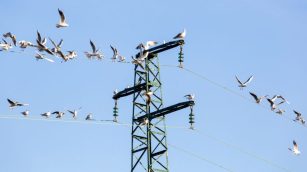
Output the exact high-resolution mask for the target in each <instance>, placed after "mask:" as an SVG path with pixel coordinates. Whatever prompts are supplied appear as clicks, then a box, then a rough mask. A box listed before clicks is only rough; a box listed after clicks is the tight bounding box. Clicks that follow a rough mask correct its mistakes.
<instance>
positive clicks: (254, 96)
mask: <svg viewBox="0 0 307 172" xmlns="http://www.w3.org/2000/svg"><path fill="white" fill-rule="evenodd" d="M249 94H250V95H251V96H252V97H253V98H254V99H255V101H256V103H257V104H259V103H261V101H262V100H263V99H264V98H267V97H268V95H265V96H260V97H258V96H257V95H256V94H255V93H252V92H249Z"/></svg>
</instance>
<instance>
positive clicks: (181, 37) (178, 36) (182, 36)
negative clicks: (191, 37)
mask: <svg viewBox="0 0 307 172" xmlns="http://www.w3.org/2000/svg"><path fill="white" fill-rule="evenodd" d="M186 34H187V32H186V30H185V29H183V32H181V33H178V34H177V35H176V36H175V37H174V38H173V39H184V38H185V36H186Z"/></svg>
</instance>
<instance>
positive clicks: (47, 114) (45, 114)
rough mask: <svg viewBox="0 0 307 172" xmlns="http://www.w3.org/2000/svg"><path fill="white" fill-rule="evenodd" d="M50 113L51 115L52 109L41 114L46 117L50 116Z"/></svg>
mask: <svg viewBox="0 0 307 172" xmlns="http://www.w3.org/2000/svg"><path fill="white" fill-rule="evenodd" d="M50 115H51V112H50V111H49V112H45V113H42V114H41V116H42V117H45V118H49V117H50Z"/></svg>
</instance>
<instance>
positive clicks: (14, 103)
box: [7, 99, 29, 109]
mask: <svg viewBox="0 0 307 172" xmlns="http://www.w3.org/2000/svg"><path fill="white" fill-rule="evenodd" d="M7 101H8V102H9V104H10V106H9V107H10V108H11V109H13V108H14V107H16V106H28V105H29V104H27V103H19V102H17V101H13V100H10V99H7Z"/></svg>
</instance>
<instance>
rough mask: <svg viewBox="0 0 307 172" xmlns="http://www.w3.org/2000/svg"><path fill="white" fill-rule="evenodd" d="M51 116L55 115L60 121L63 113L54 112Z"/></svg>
mask: <svg viewBox="0 0 307 172" xmlns="http://www.w3.org/2000/svg"><path fill="white" fill-rule="evenodd" d="M51 114H56V115H57V116H56V118H60V119H61V118H62V117H63V115H64V114H65V113H64V112H60V111H54V112H52V113H51Z"/></svg>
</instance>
